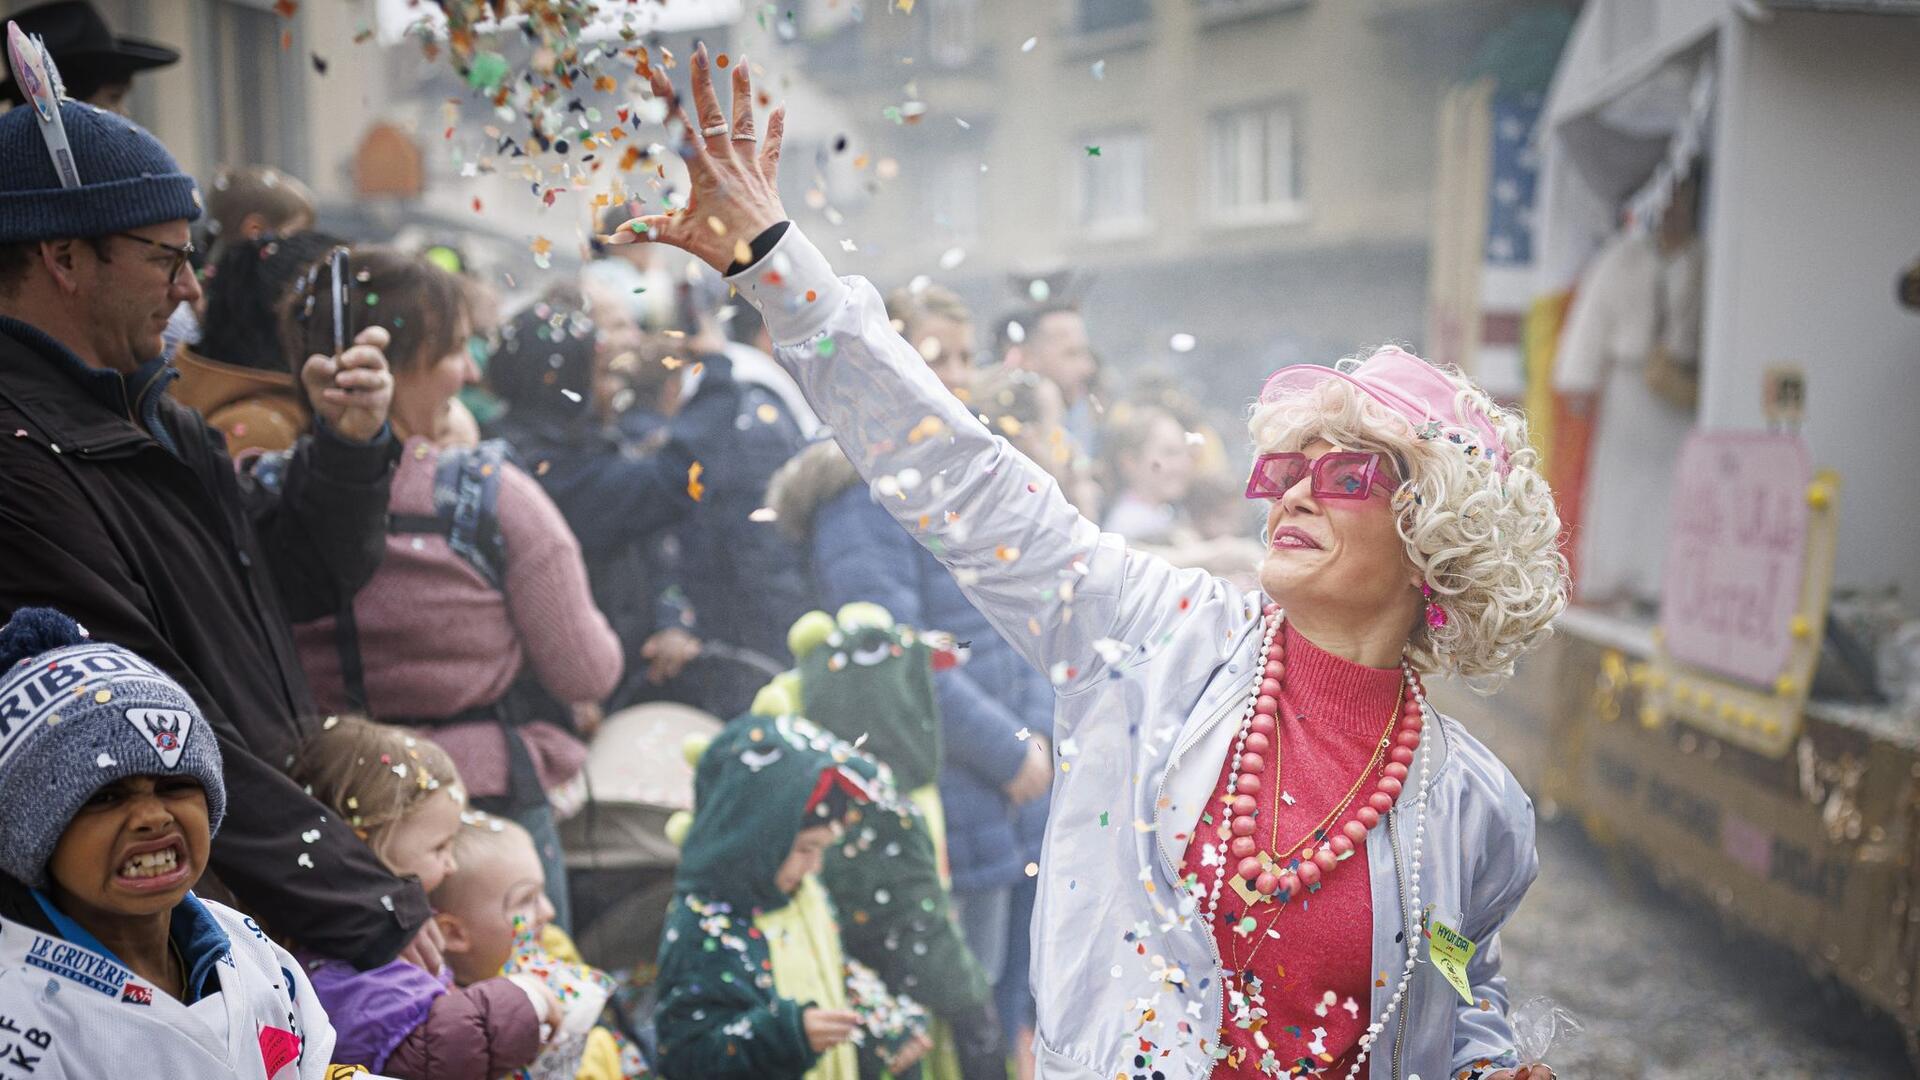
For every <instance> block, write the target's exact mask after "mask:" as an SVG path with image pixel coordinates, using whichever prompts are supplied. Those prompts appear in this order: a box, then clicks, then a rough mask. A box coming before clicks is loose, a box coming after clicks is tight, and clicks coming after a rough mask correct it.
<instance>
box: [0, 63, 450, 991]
mask: <svg viewBox="0 0 1920 1080" xmlns="http://www.w3.org/2000/svg"><path fill="white" fill-rule="evenodd" d="M60 116H61V119H62V122H63V123H64V124H65V127H66V133H67V137H68V139H69V141H70V142H71V144H72V153H73V164H74V166H75V171H77V172H78V174H79V179H80V185H79V186H78V187H66V188H63V187H62V186H61V182H60V177H59V174H58V173H56V171H55V169H54V166H53V165H52V163H51V161H50V158H49V156H48V153H47V148H46V146H45V145H44V144H43V143H42V141H41V138H42V137H41V135H40V132H39V130H38V127H37V125H36V122H35V117H34V114H33V111H32V110H31V109H25V108H21V109H14V110H12V111H11V112H8V113H6V114H5V115H0V620H4V619H5V618H6V617H7V616H8V615H10V614H11V613H12V612H13V611H16V610H18V609H20V608H22V607H28V606H41V605H44V606H52V607H57V608H59V609H61V610H63V611H66V612H69V613H70V614H72V615H73V616H74V617H75V618H76V619H78V620H80V621H81V622H82V623H83V624H84V625H85V626H86V627H87V628H88V629H89V631H91V633H92V635H93V637H94V638H95V639H97V640H101V641H109V642H113V643H115V644H118V645H123V646H125V647H127V648H129V649H131V650H133V651H134V652H136V653H138V654H139V655H141V656H143V657H146V658H147V659H149V660H151V661H152V662H154V663H156V664H158V665H159V666H160V667H161V668H163V669H165V670H166V671H167V673H168V674H169V675H171V676H173V677H174V678H175V679H177V680H178V681H179V682H180V684H181V685H182V686H183V687H185V688H186V690H187V691H188V692H189V693H190V694H191V695H192V696H193V699H194V700H195V701H196V702H197V703H198V704H199V705H200V706H201V708H202V710H203V711H204V714H205V716H206V719H207V720H208V721H209V722H210V723H211V724H212V725H213V728H214V730H215V731H216V733H217V734H218V735H219V738H220V746H221V754H222V757H223V758H224V761H225V771H226V785H227V790H228V793H229V798H230V799H231V805H232V806H234V807H235V808H236V813H234V814H232V815H230V817H229V819H228V821H227V824H226V827H225V828H223V829H222V830H221V831H220V837H219V840H218V841H217V842H216V843H215V845H214V848H213V857H212V868H213V871H214V873H215V874H216V875H217V876H218V877H219V879H220V881H221V883H223V884H224V885H225V886H226V887H227V888H229V889H231V890H232V892H233V894H234V895H235V897H236V898H237V899H238V900H239V902H240V905H241V906H242V907H244V908H245V909H247V910H248V911H249V912H251V913H252V914H254V915H255V916H256V917H258V918H259V919H260V920H261V921H262V922H265V923H267V924H268V925H269V927H270V928H272V929H273V930H274V931H275V932H276V933H279V934H283V935H286V936H289V937H292V938H295V939H298V940H299V941H300V942H301V943H302V944H303V945H305V946H306V947H308V948H311V949H313V950H315V951H317V952H319V953H322V954H325V955H329V956H337V957H341V958H344V959H348V960H352V961H354V962H356V963H359V964H361V965H363V966H371V965H375V964H381V963H385V962H387V961H390V960H392V959H393V958H394V957H395V956H396V955H397V954H400V953H401V952H402V951H403V950H407V953H408V955H409V956H410V957H412V958H415V959H420V960H423V961H425V962H428V963H432V964H433V965H434V966H435V967H437V966H438V950H437V944H438V935H437V932H436V931H434V930H432V929H430V927H431V923H430V921H429V917H430V915H431V912H430V910H429V909H428V907H427V903H426V897H425V895H424V894H423V893H422V891H421V889H420V886H419V883H418V882H417V881H414V880H412V879H401V878H398V877H395V876H394V875H392V874H391V873H389V872H388V871H387V870H385V869H384V868H383V867H382V866H381V864H380V863H379V861H378V860H377V859H376V858H375V857H374V855H373V852H372V851H371V850H369V849H368V848H367V846H366V845H365V844H364V843H362V842H361V841H360V840H359V839H358V838H357V837H356V836H355V835H354V833H353V832H352V830H351V829H350V828H348V826H347V824H346V823H345V822H342V821H339V820H337V819H336V818H335V817H334V816H333V815H330V814H328V813H326V812H325V808H324V807H323V806H321V805H320V804H319V803H318V802H316V801H314V799H313V798H312V797H311V796H309V795H307V794H306V793H305V792H304V791H302V790H301V789H300V787H298V786H297V785H295V784H294V783H293V782H292V781H291V780H289V779H287V778H286V776H285V775H283V774H282V773H281V771H280V769H281V767H283V766H284V765H285V764H286V763H287V762H289V761H291V760H292V756H293V754H294V752H295V751H296V750H297V749H298V747H299V745H300V742H301V740H302V737H303V736H304V734H305V732H306V728H305V726H304V725H305V724H306V723H308V722H309V721H310V719H311V717H310V714H311V712H312V710H313V705H312V699H311V697H310V695H309V692H308V690H307V686H306V683H305V680H304V678H303V677H302V675H301V670H300V666H299V662H298V659H297V656H296V653H295V650H294V647H293V642H292V635H291V631H290V629H289V622H290V620H291V619H311V618H314V617H316V616H319V615H323V614H331V613H333V612H336V611H338V610H339V607H340V604H341V601H342V598H343V597H347V596H351V595H352V594H353V593H354V592H355V591H356V590H358V589H359V588H360V586H361V585H362V584H364V583H365V582H366V581H367V579H368V578H370V577H371V576H372V575H373V572H374V570H375V569H376V568H377V567H378V565H379V561H380V556H381V553H382V550H383V546H384V539H385V524H384V519H385V514H386V505H387V495H388V483H389V477H390V476H391V472H392V464H393V462H394V460H395V456H396V454H397V444H396V441H395V440H394V439H393V438H392V437H391V435H390V433H389V432H388V429H387V423H386V421H387V408H388V403H389V401H390V398H391V395H392V388H393V380H392V376H391V375H390V374H389V372H388V370H387V362H386V358H385V356H384V355H383V354H382V352H381V348H382V347H383V346H384V345H385V344H386V342H387V334H386V331H384V330H381V329H378V328H373V329H369V330H367V331H365V332H363V333H362V334H361V336H360V337H359V338H358V339H356V341H355V342H353V343H352V347H350V348H346V349H344V350H342V352H341V354H340V355H338V356H314V357H311V358H308V359H307V360H306V362H305V364H304V366H303V367H302V368H301V369H300V377H301V381H302V383H303V385H304V388H305V390H306V393H307V396H308V397H309V399H310V400H311V401H312V402H313V407H314V417H315V422H314V430H313V433H312V434H311V435H310V436H308V437H307V438H305V439H303V440H302V443H301V445H300V447H299V448H298V450H297V451H296V453H295V456H294V458H293V460H292V463H291V465H290V467H289V471H288V473H287V475H286V477H285V480H284V482H283V486H282V487H281V489H280V490H281V491H283V492H284V494H283V495H280V496H276V495H274V494H273V493H271V492H268V491H266V490H265V489H263V488H261V487H258V486H256V485H255V484H253V483H252V481H251V479H250V478H249V477H245V476H242V475H240V474H238V473H236V471H235V469H234V466H233V462H232V461H231V460H230V459H229V458H228V456H227V453H226V449H225V443H224V440H223V439H222V437H221V435H220V434H219V432H217V431H215V430H214V429H212V428H210V427H208V426H207V425H206V424H205V423H204V422H202V420H201V418H200V416H199V415H198V414H196V413H194V412H192V411H190V410H188V409H186V408H185V407H183V406H181V405H180V404H178V403H177V402H175V401H174V400H173V399H172V397H171V396H170V395H169V394H168V392H167V391H168V383H169V382H170V381H171V380H172V378H173V372H172V370H171V369H169V368H168V367H167V365H166V363H165V361H164V360H162V359H161V358H160V355H161V335H162V331H163V330H164V329H165V328H166V324H167V316H168V315H169V313H171V312H172V311H173V310H174V308H176V307H177V306H179V305H180V304H181V303H183V302H191V301H193V300H196V299H198V298H199V296H200V285H199V282H198V281H196V280H195V279H194V276H193V272H192V269H191V268H190V267H189V266H188V265H187V262H188V257H189V256H190V255H191V254H192V251H193V249H192V246H191V243H190V241H189V239H188V228H187V227H188V223H189V222H191V221H192V220H193V219H195V218H197V217H199V216H200V197H199V193H198V192H197V191H196V190H195V188H194V183H193V180H192V178H191V177H188V176H186V175H185V174H183V173H182V172H181V171H180V168H179V166H178V165H176V164H175V163H174V160H173V158H172V156H171V155H169V154H168V153H167V150H166V148H165V147H163V146H162V145H160V143H159V142H158V141H157V140H155V139H154V138H153V136H152V135H150V134H148V133H147V132H146V131H145V130H143V129H141V128H140V127H139V126H138V125H136V124H134V123H133V122H131V121H129V120H127V119H125V118H124V117H120V116H116V115H114V114H112V113H108V112H105V111H102V110H100V109H98V108H95V107H93V106H90V105H84V104H79V103H75V102H72V101H63V102H62V103H61V104H60ZM103 693H104V692H103ZM7 724H8V719H7V718H6V716H4V715H0V738H3V737H4V732H5V730H6V725H7ZM0 747H4V742H0ZM3 752H4V750H3V749H0V753H3ZM423 927H425V928H427V929H423Z"/></svg>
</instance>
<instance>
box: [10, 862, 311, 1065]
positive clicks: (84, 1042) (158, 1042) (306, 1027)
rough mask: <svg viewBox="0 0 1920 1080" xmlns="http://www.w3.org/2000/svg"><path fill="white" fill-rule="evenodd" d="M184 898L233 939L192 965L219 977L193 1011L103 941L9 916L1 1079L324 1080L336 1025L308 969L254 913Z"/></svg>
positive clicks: (202, 953) (215, 938)
mask: <svg viewBox="0 0 1920 1080" xmlns="http://www.w3.org/2000/svg"><path fill="white" fill-rule="evenodd" d="M185 902H186V903H191V904H199V905H201V906H202V907H204V908H205V909H206V911H207V913H208V914H210V915H211V916H212V917H213V921H214V922H215V923H217V924H218V925H219V928H220V929H221V930H222V931H224V932H225V935H226V942H225V944H224V946H223V945H221V944H220V943H219V941H218V935H211V937H212V939H213V940H212V941H211V942H209V943H208V945H209V947H208V948H205V949H200V950H196V952H197V953H199V956H190V957H188V960H187V962H188V964H189V965H190V966H196V965H197V964H199V963H203V962H205V963H211V964H213V967H214V974H215V975H216V976H217V979H218V986H217V988H210V989H209V990H208V991H207V992H206V993H205V994H204V995H203V996H202V997H201V998H200V1000H198V1001H196V1002H194V1003H193V1004H192V1005H187V1004H184V1003H182V1002H180V1001H179V1000H177V999H175V998H174V997H172V996H171V995H169V994H167V993H165V992H163V991H161V990H159V989H157V988H155V987H154V986H153V985H152V984H151V983H148V982H147V981H146V980H144V979H141V978H140V977H139V976H137V975H135V974H134V973H133V972H132V970H130V969H129V968H127V967H126V965H124V964H122V963H120V962H119V961H118V960H116V959H114V958H113V957H112V956H111V955H109V954H107V953H106V952H105V951H103V950H101V949H100V948H99V947H98V945H97V944H95V943H89V944H87V945H81V944H76V943H75V942H73V941H69V940H67V939H65V938H63V937H59V936H56V935H53V934H47V933H43V932H41V931H39V930H37V929H35V928H33V927H31V926H27V925H24V924H21V923H17V922H14V921H12V920H9V919H5V918H0V1080H67V1078H71V1080H82V1078H87V1080H91V1078H96V1077H111V1076H154V1077H194V1078H196V1080H199V1078H202V1077H204V1078H208V1080H229V1078H231V1080H322V1078H323V1077H324V1076H325V1075H326V1072H327V1059H328V1057H329V1055H331V1054H332V1052H333V1025H332V1024H330V1023H328V1022H327V1014H326V1011H325V1010H324V1009H322V1008H321V1006H320V1002H319V999H318V998H317V997H315V995H314V992H313V986H312V985H311V984H310V983H308V982H307V976H306V973H305V972H304V971H302V970H301V969H300V965H299V964H298V963H296V962H295V961H294V959H293V957H291V956H289V955H288V954H287V952H286V950H284V949H282V948H280V946H278V945H276V944H274V943H273V942H272V941H271V940H269V939H268V938H267V936H266V935H265V934H264V933H262V932H261V931H260V927H259V926H258V924H256V923H255V922H254V921H253V920H252V919H250V918H248V917H247V916H245V915H242V914H240V913H239V912H237V911H235V910H233V909H232V908H229V907H226V906H224V905H221V904H218V903H214V902H212V901H206V900H199V899H196V898H192V897H189V899H188V900H187V901H185Z"/></svg>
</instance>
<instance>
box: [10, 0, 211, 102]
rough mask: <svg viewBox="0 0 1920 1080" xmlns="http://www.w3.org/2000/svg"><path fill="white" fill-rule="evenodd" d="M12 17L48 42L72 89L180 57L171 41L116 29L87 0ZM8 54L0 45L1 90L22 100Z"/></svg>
mask: <svg viewBox="0 0 1920 1080" xmlns="http://www.w3.org/2000/svg"><path fill="white" fill-rule="evenodd" d="M11 21H13V22H17V23H19V24H20V29H22V30H25V31H26V32H27V33H29V34H37V35H39V37H40V39H41V40H42V41H44V42H46V45H47V52H48V53H49V54H51V55H52V57H53V63H54V66H55V67H58V68H59V69H60V75H61V78H62V79H63V80H64V81H65V82H66V83H67V85H68V87H69V89H70V90H72V89H78V88H81V87H82V86H98V85H100V84H103V83H110V82H124V81H126V80H128V79H130V78H132V77H133V75H134V73H135V72H139V71H146V70H148V69H151V68H157V67H166V66H167V65H168V64H172V63H175V62H177V61H178V60H179V59H180V50H178V49H175V48H173V47H171V46H168V45H162V44H160V43H159V42H154V41H146V40H143V39H141V38H135V37H126V36H125V35H121V34H115V33H114V32H113V31H112V30H111V29H110V28H108V26H107V21H106V20H105V19H103V18H101V17H100V13H99V12H98V11H95V10H94V9H93V5H92V4H89V3H87V0H54V2H53V3H50V4H41V5H39V6H38V7H30V8H27V9H25V10H23V11H21V12H20V13H19V14H16V15H13V16H12V17H11ZM4 54H5V50H0V68H4V69H5V70H6V81H5V82H4V83H0V92H4V94H5V95H6V98H7V100H8V101H11V102H13V103H14V104H15V105H18V104H20V103H21V102H22V101H24V100H25V97H24V95H22V94H21V93H20V84H19V82H18V81H17V80H15V79H14V77H13V71H12V65H11V63H10V62H9V61H8V60H7V59H6V58H5V55H4Z"/></svg>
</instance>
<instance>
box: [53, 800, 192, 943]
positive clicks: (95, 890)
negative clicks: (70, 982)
mask: <svg viewBox="0 0 1920 1080" xmlns="http://www.w3.org/2000/svg"><path fill="white" fill-rule="evenodd" d="M210 845H211V830H210V829H209V828H208V824H207V795H206V792H205V791H203V790H201V788H200V781H198V780H195V779H193V778H192V777H190V776H129V777H124V778H122V779H119V780H115V781H113V782H112V783H110V784H106V785H104V786H103V787H101V788H100V790H98V791H96V792H94V793H93V797H92V798H90V799H88V800H87V802H86V805H84V806H82V807H81V808H80V811H79V813H77V814H75V815H74V816H73V820H72V821H69V822H68V823H67V830H66V831H65V832H63V833H61V834H60V842H59V843H58V844H57V845H55V847H54V849H53V858H52V859H51V860H49V862H48V864H47V874H48V876H49V877H51V878H52V879H53V885H54V888H55V889H56V890H57V891H58V893H59V894H60V896H61V900H62V905H61V906H62V907H64V908H68V913H69V914H76V917H80V915H81V914H95V915H105V916H121V917H128V916H148V915H153V914H156V913H159V912H164V911H171V910H172V909H173V907H174V906H175V905H176V904H178V903H180V901H181V900H182V899H184V898H185V897H186V895H187V890H188V889H191V888H193V886H194V883H195V882H197V881H199V880H200V875H201V873H202V872H204V871H205V870H206V867H207V850H208V848H209V846H210ZM73 906H78V907H79V908H81V909H82V912H81V913H76V912H74V911H73V910H72V907H73Z"/></svg>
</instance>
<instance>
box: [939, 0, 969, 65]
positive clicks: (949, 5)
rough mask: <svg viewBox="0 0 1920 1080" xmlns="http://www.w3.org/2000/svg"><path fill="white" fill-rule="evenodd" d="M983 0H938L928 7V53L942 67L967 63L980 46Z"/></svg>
mask: <svg viewBox="0 0 1920 1080" xmlns="http://www.w3.org/2000/svg"><path fill="white" fill-rule="evenodd" d="M979 13H980V0H936V2H935V3H934V4H933V6H932V7H930V8H928V9H927V56H928V58H929V59H931V60H932V61H933V63H934V64H935V65H937V66H939V67H945V68H957V67H965V66H966V65H968V64H970V63H972V62H973V58H974V54H975V53H976V52H978V51H979V48H980V31H979Z"/></svg>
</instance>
